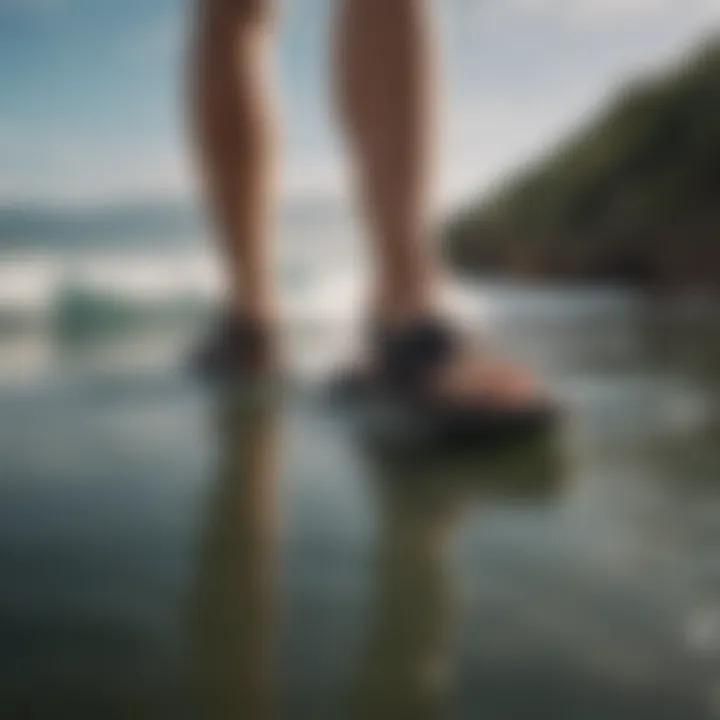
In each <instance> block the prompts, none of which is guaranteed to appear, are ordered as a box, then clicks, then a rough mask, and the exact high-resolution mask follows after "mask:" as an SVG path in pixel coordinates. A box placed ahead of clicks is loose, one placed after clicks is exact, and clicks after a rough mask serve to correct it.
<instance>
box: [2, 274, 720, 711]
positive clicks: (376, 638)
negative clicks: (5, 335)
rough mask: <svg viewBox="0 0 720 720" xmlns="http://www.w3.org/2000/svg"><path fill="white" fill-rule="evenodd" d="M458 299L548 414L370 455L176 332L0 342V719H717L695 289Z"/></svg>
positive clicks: (716, 366)
mask: <svg viewBox="0 0 720 720" xmlns="http://www.w3.org/2000/svg"><path fill="white" fill-rule="evenodd" d="M480 299H481V302H480V304H481V305H482V306H483V307H484V308H485V312H484V313H483V322H482V325H483V333H484V337H485V338H486V341H487V342H488V343H489V344H492V345H496V346H498V347H500V348H503V349H507V350H508V351H510V352H512V353H513V354H515V355H519V356H521V357H523V358H525V359H527V360H528V362H531V363H533V364H535V365H537V366H539V367H540V368H541V369H542V370H544V371H545V372H546V373H547V375H548V377H549V378H550V381H551V383H552V385H553V387H554V388H555V389H556V391H557V393H558V394H559V395H561V396H562V397H563V398H565V400H566V402H567V404H568V406H569V407H570V408H571V415H570V418H569V420H568V422H567V424H566V426H565V427H564V428H563V431H562V432H561V433H560V436H559V437H558V438H556V440H555V441H553V442H548V443H543V444H541V443H536V444H535V445H533V446H524V447H507V448H497V449H494V450H491V451H488V450H487V449H485V450H482V451H481V450H479V449H476V450H472V449H471V450H469V451H468V452H466V453H464V454H462V455H458V454H457V453H454V454H452V455H448V454H446V453H445V454H443V453H424V454H423V455H422V456H420V457H417V456H415V457H413V456H410V457H408V456H393V455H391V454H388V453H387V452H382V451H381V450H380V449H379V448H376V447H374V446H373V445H372V443H370V442H368V441H367V438H365V437H364V436H363V435H362V434H361V433H360V432H359V431H358V429H357V427H355V426H354V425H353V423H351V422H348V420H349V419H348V418H347V417H343V416H342V415H340V416H338V414H337V413H336V412H334V411H332V410H331V409H330V408H328V407H327V406H326V405H325V404H324V403H323V401H322V394H321V393H320V391H319V390H318V388H317V386H316V385H315V380H314V379H313V378H315V377H317V373H314V374H307V373H306V372H305V370H304V368H305V364H303V363H301V362H298V363H297V365H298V367H297V368H296V373H295V379H294V382H293V383H292V386H291V387H290V388H288V390H287V392H285V393H284V394H283V395H282V397H279V398H276V399H274V401H265V402H263V401H260V400H249V399H247V398H245V399H242V398H231V397H227V396H226V397H213V396H211V395H210V394H208V393H206V392H204V391H203V390H201V389H200V388H199V387H197V386H196V385H195V384H194V383H193V382H192V381H190V380H189V379H188V378H186V377H185V376H184V375H183V373H182V372H181V369H180V368H179V367H178V362H177V358H178V356H179V348H181V347H183V343H186V342H187V338H188V333H187V331H186V330H182V331H180V330H178V331H177V332H169V331H168V332H166V333H163V334H159V333H158V332H157V330H151V331H149V332H148V331H147V330H142V329H140V328H134V329H131V330H127V329H124V330H123V332H122V333H114V334H110V335H109V336H108V335H100V336H94V335H93V336H91V337H86V338H83V339H82V340H78V339H77V338H75V339H73V340H72V341H71V340H68V339H67V338H60V339H58V338H57V337H50V336H48V335H47V332H46V331H38V332H36V333H34V334H32V333H31V334H28V333H24V334H23V333H21V334H19V335H13V336H12V338H11V339H5V340H3V347H2V353H0V356H1V357H2V358H4V361H3V362H0V366H1V367H2V372H0V376H2V378H0V379H2V382H1V383H0V458H1V465H0V466H1V468H2V472H1V473H0V579H1V580H2V588H3V590H2V596H1V597H0V708H1V709H2V712H3V717H7V718H13V719H15V718H36V717H37V718H45V717H48V718H64V717H74V718H146V717H147V718H153V719H156V718H208V719H214V718H218V719H221V718H222V719H223V720H226V719H231V718H232V719H234V718H238V719H240V718H242V719H243V720H244V719H245V718H247V719H249V720H252V719H253V718H275V717H277V718H293V719H294V718H301V719H303V720H304V719H305V718H313V719H314V718H342V719H344V718H393V720H395V719H403V718H479V717H487V718H493V719H501V718H512V719H513V720H514V719H515V718H520V719H522V718H548V719H552V720H561V719H563V718H570V719H572V720H576V719H578V718H583V720H586V719H592V718H598V719H602V720H605V719H606V718H610V717H612V718H615V719H616V720H617V719H620V720H625V719H627V720H642V719H643V718H648V719H652V720H658V719H663V718H669V719H672V720H694V719H695V718H697V719H700V718H715V717H720V684H719V682H720V563H719V562H718V557H719V555H718V551H720V514H719V513H718V510H720V442H719V441H720V392H719V391H720V363H718V360H719V359H720V331H719V330H718V327H720V324H719V323H717V321H716V320H717V318H716V317H715V316H714V315H713V311H712V310H708V309H707V308H705V309H703V308H700V309H698V308H697V307H695V308H689V309H687V308H686V309H685V310H682V309H679V308H677V307H675V308H672V309H669V308H662V309H661V308H658V307H657V306H656V305H655V306H651V305H650V304H649V303H648V302H646V301H643V300H640V299H638V298H633V297H632V296H629V295H627V294H624V293H621V292H619V291H612V290H609V291H603V292H598V291H590V290H578V289H555V290H546V291H542V292H540V291H537V292H531V291H527V290H518V289H510V288H502V287H485V288H483V290H482V292H481V293H480ZM333 332H335V331H334V330H333V331H332V332H330V333H329V335H332V333H333ZM330 339H331V338H330ZM330 339H329V338H328V337H327V336H322V335H321V336H317V335H316V334H313V333H311V332H310V331H309V330H307V328H305V329H302V330H300V331H298V332H296V333H295V335H294V336H293V338H292V342H291V343H290V344H291V346H292V348H291V349H292V352H293V356H294V357H301V356H303V353H305V355H307V356H311V355H313V351H314V352H315V353H316V354H317V351H318V348H323V349H325V350H327V348H329V343H330ZM340 344H342V343H340ZM320 354H321V355H323V357H326V358H327V357H330V356H331V353H330V351H329V350H327V352H325V351H323V352H322V353H320ZM3 363H4V364H3ZM310 364H312V363H310ZM320 374H322V373H320Z"/></svg>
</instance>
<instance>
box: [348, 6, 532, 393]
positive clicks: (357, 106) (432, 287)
mask: <svg viewBox="0 0 720 720" xmlns="http://www.w3.org/2000/svg"><path fill="white" fill-rule="evenodd" d="M338 37H339V42H338V69H339V72H338V81H339V82H338V88H337V90H338V101H339V106H340V112H341V115H342V118H343V120H344V122H345V126H346V130H347V132H348V136H349V139H350V143H351V149H352V150H353V152H354V160H355V165H356V168H357V171H358V180H359V189H360V191H361V194H362V198H363V202H364V205H365V210H366V214H367V216H368V220H369V224H370V232H371V235H372V239H373V241H374V251H375V276H376V278H377V280H376V282H377V288H376V294H375V307H374V308H372V309H371V314H373V315H374V316H375V318H376V319H377V320H380V322H381V324H384V325H385V326H386V327H391V328H392V327H395V328H398V327H400V328H402V327H403V326H406V325H412V324H413V323H414V322H415V321H417V320H419V319H420V320H421V319H422V318H423V317H428V316H429V315H432V314H433V313H434V311H436V310H437V304H438V297H437V296H438V289H439V277H438V263H437V261H436V257H435V252H434V249H433V247H432V242H431V241H432V238H431V223H432V218H431V214H432V209H433V208H432V177H433V175H434V172H433V167H432V166H433V155H434V136H435V117H434V108H436V107H437V101H436V97H435V91H434V85H435V83H434V71H435V53H434V46H433V39H432V33H431V18H430V11H429V3H428V0H344V5H343V8H342V12H341V14H340V20H339V28H338ZM435 380H436V382H437V385H438V388H439V389H440V390H441V392H444V393H447V394H449V395H455V396H459V397H461V398H463V399H464V398H467V397H468V396H469V395H479V396H481V397H483V398H487V396H488V395H492V396H493V399H494V401H507V402H511V403H516V402H520V403H522V402H525V401H526V400H527V398H528V396H532V395H533V394H534V393H535V391H536V386H535V383H534V380H533V379H532V378H531V377H530V376H529V375H528V374H527V373H525V372H524V371H522V370H520V369H518V368H512V367H509V366H506V365H505V364H500V365H495V366H490V365H489V364H488V363H487V362H484V361H483V362H479V361H478V358H477V356H476V355H475V354H473V353H463V354H457V355H456V356H453V357H452V358H450V359H449V360H448V361H447V362H446V363H445V364H444V366H443V367H442V368H441V372H439V373H438V374H437V377H436V378H435Z"/></svg>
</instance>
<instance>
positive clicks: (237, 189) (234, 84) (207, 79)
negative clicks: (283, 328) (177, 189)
mask: <svg viewBox="0 0 720 720" xmlns="http://www.w3.org/2000/svg"><path fill="white" fill-rule="evenodd" d="M273 4H274V3H273V0H199V9H198V10H199V17H198V24H197V37H196V42H195V51H194V62H193V66H192V75H193V77H192V79H191V81H192V98H193V109H194V119H195V130H196V138H197V145H198V150H199V156H200V162H201V168H202V172H203V179H204V181H205V190H206V195H207V200H208V204H209V206H210V211H211V214H212V217H213V219H214V221H215V225H216V229H217V232H218V233H219V235H220V238H221V241H222V247H223V251H224V254H225V261H226V267H227V272H228V276H229V277H228V281H229V297H228V299H227V303H228V308H227V311H228V312H229V313H230V314H231V315H233V316H237V317H238V318H242V319H243V320H248V321H251V322H255V323H258V324H265V323H267V322H268V321H269V320H270V319H272V317H273V316H274V312H275V309H274V293H273V288H272V277H271V276H272V269H271V244H270V242H269V240H270V238H269V235H270V232H271V224H272V217H273V215H274V199H275V197H274V196H275V177H274V174H275V168H274V154H275V152H274V151H275V148H274V145H275V142H274V135H275V117H274V103H273V97H272V84H271V83H272V78H271V77H270V75H271V64H272V61H271V54H270V50H271V45H272V33H273V19H274V18H273Z"/></svg>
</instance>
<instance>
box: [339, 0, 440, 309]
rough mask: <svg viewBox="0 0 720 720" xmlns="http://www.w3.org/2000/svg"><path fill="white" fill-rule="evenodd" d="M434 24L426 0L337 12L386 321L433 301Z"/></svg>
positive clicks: (351, 125)
mask: <svg viewBox="0 0 720 720" xmlns="http://www.w3.org/2000/svg"><path fill="white" fill-rule="evenodd" d="M429 25H430V22H429V18H428V8H427V7H426V2H425V0H345V2H344V6H343V8H342V11H341V13H340V18H339V28H338V35H339V42H338V48H337V51H338V52H337V54H338V81H339V82H338V101H339V106H340V112H341V115H342V118H343V120H344V121H345V125H346V129H347V131H348V134H349V138H350V142H351V149H352V151H353V153H354V159H355V163H356V167H357V170H358V184H359V190H360V192H361V195H362V199H363V203H364V206H365V210H366V213H367V216H368V222H369V224H370V228H369V229H370V232H371V235H372V237H373V240H374V252H375V265H376V277H377V288H376V296H375V297H376V305H377V307H376V308H375V309H374V310H373V312H375V313H377V314H379V315H381V316H382V317H383V319H384V320H386V321H388V322H392V321H397V322H402V321H404V320H405V319H411V318H413V317H414V316H415V315H417V314H423V313H425V312H427V311H428V310H430V309H431V306H432V305H433V304H434V297H433V293H434V288H435V284H434V275H435V262H434V257H433V250H432V247H431V243H430V241H431V238H430V223H431V218H430V214H431V210H432V208H431V197H430V196H431V187H430V184H431V183H430V178H431V176H432V172H431V170H432V168H431V165H432V155H433V143H432V138H433V125H434V118H433V108H434V107H435V105H436V103H435V102H434V95H433V78H432V74H433V60H434V57H433V48H432V40H431V36H430V35H431V34H430V31H429Z"/></svg>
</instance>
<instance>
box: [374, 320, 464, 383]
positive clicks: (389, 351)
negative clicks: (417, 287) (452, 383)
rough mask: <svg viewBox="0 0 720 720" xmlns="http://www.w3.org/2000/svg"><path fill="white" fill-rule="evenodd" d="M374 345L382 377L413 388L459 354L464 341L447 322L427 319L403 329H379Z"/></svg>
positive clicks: (377, 329) (375, 335)
mask: <svg viewBox="0 0 720 720" xmlns="http://www.w3.org/2000/svg"><path fill="white" fill-rule="evenodd" d="M374 346H375V356H376V358H377V362H378V364H379V367H380V372H381V374H382V375H383V377H384V378H385V379H386V380H387V381H388V382H390V383H392V384H393V385H396V386H399V387H412V386H416V385H417V384H419V383H422V382H424V381H425V380H426V379H427V376H428V374H430V373H432V372H434V371H436V370H437V369H438V368H440V367H441V366H442V365H443V364H444V363H446V362H447V361H448V359H449V358H452V357H453V356H454V355H455V354H456V353H458V352H459V351H460V348H461V346H462V340H461V338H460V336H459V334H458V333H457V331H456V330H455V329H454V328H453V327H452V326H451V325H450V324H449V323H448V322H446V321H444V320H442V319H438V318H425V319H422V320H419V321H417V322H415V323H413V324H412V325H411V326H409V327H406V328H403V329H402V330H395V329H389V328H384V327H381V328H376V329H375V333H374Z"/></svg>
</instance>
